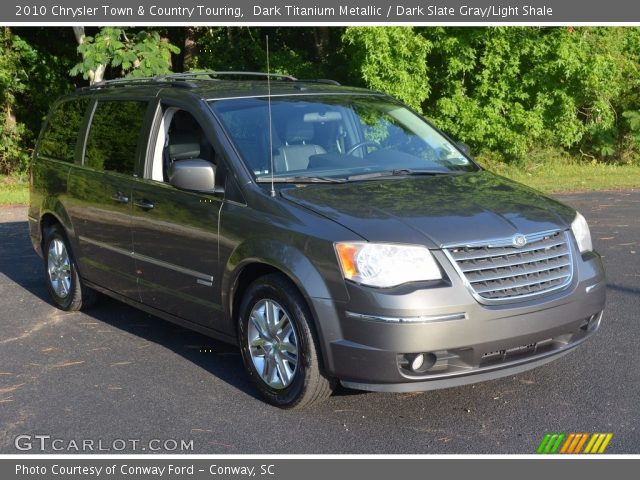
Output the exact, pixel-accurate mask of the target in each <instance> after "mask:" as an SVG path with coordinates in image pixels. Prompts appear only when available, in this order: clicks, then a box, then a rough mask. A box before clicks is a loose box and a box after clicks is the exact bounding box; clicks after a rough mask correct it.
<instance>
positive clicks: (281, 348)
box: [238, 274, 335, 408]
mask: <svg viewBox="0 0 640 480" xmlns="http://www.w3.org/2000/svg"><path fill="white" fill-rule="evenodd" d="M268 312H271V315H268ZM273 319H277V321H275V320H273ZM238 321H239V325H238V330H239V339H240V351H241V353H242V360H243V361H244V366H245V368H246V370H247V372H248V374H249V377H250V378H251V380H252V382H253V384H254V385H255V386H256V388H257V389H258V391H259V392H260V394H261V395H262V397H263V398H264V399H265V400H266V401H267V402H269V403H270V404H272V405H275V406H277V407H280V408H303V407H308V406H310V405H312V404H314V403H318V402H320V401H322V400H325V399H327V398H328V397H329V396H331V393H332V392H333V388H334V386H335V383H334V382H333V381H332V380H331V379H329V378H327V377H326V376H325V375H324V374H323V371H322V365H321V362H320V356H319V351H320V349H319V345H318V339H317V335H316V334H315V330H314V327H313V324H312V320H311V313H310V312H309V308H308V306H307V304H306V302H305V301H304V298H303V297H302V295H301V294H300V292H299V291H298V289H297V288H296V287H295V286H294V285H293V284H292V283H291V282H290V281H289V280H288V279H287V278H286V277H284V276H282V275H279V274H270V275H266V276H264V277H261V278H259V279H257V280H255V281H254V282H253V283H252V284H251V285H249V287H248V288H247V290H246V292H245V294H244V296H243V298H242V301H241V304H240V308H239V318H238ZM289 327H290V328H289Z"/></svg>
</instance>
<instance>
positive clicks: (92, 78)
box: [72, 27, 106, 85]
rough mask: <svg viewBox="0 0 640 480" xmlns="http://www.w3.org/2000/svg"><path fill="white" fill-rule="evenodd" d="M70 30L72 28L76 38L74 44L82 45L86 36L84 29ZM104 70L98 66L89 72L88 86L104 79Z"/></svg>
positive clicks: (102, 66)
mask: <svg viewBox="0 0 640 480" xmlns="http://www.w3.org/2000/svg"><path fill="white" fill-rule="evenodd" d="M72 28H73V34H74V35H75V37H76V42H78V45H82V44H83V43H84V39H85V37H86V34H85V32H84V27H72ZM105 69H106V65H98V66H97V67H96V69H95V70H90V71H89V85H93V84H94V83H98V82H101V81H102V80H103V78H104V71H105Z"/></svg>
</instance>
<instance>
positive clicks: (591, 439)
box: [536, 432, 613, 454]
mask: <svg viewBox="0 0 640 480" xmlns="http://www.w3.org/2000/svg"><path fill="white" fill-rule="evenodd" d="M612 438H613V434H612V433H593V434H590V433H586V432H582V433H575V432H574V433H569V434H566V433H555V432H551V433H547V434H545V436H544V437H543V438H542V441H541V442H540V445H538V448H537V450H536V453H540V454H553V453H560V454H563V453H564V454H577V453H581V452H582V448H583V447H584V446H585V444H586V445H587V446H586V448H585V449H584V452H583V453H589V454H593V453H604V451H605V450H606V449H607V446H608V445H609V442H611V439H612ZM587 440H588V441H587Z"/></svg>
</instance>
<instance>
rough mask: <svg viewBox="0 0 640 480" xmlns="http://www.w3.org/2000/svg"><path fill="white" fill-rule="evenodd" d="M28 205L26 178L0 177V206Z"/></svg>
mask: <svg viewBox="0 0 640 480" xmlns="http://www.w3.org/2000/svg"><path fill="white" fill-rule="evenodd" d="M27 203H29V180H28V177H27V176H18V175H9V176H7V175H0V205H26V204H27Z"/></svg>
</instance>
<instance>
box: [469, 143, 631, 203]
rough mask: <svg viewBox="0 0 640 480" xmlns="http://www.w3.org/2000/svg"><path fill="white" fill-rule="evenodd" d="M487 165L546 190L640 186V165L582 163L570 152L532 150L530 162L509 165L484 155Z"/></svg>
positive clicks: (583, 190)
mask: <svg viewBox="0 0 640 480" xmlns="http://www.w3.org/2000/svg"><path fill="white" fill-rule="evenodd" d="M478 163H480V164H481V165H482V166H483V167H485V168H487V169H489V170H491V171H492V172H495V173H497V174H500V175H503V176H505V177H507V178H510V179H512V180H515V181H516V182H520V183H524V184H525V185H528V186H530V187H532V188H535V189H537V190H540V191H542V192H545V193H565V192H585V191H596V190H623V189H628V188H640V165H616V164H606V163H597V162H579V161H577V160H576V159H575V158H574V157H571V156H569V155H567V154H562V153H555V152H549V151H542V152H532V155H531V157H530V159H529V161H528V162H527V163H526V164H524V165H523V164H507V163H503V162H498V161H495V160H492V159H491V157H488V156H480V157H479V158H478Z"/></svg>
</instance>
